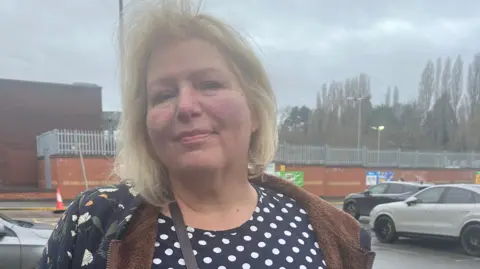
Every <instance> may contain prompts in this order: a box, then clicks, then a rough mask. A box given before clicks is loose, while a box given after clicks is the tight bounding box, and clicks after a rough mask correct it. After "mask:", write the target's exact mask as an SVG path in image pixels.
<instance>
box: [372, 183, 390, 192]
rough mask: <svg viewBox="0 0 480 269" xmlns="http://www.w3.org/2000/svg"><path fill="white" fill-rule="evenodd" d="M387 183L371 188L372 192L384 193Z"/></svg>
mask: <svg viewBox="0 0 480 269" xmlns="http://www.w3.org/2000/svg"><path fill="white" fill-rule="evenodd" d="M387 186H388V185H387V184H378V185H375V186H373V187H371V188H370V189H369V191H370V193H371V194H382V193H385V189H386V188H387Z"/></svg>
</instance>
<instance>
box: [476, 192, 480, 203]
mask: <svg viewBox="0 0 480 269" xmlns="http://www.w3.org/2000/svg"><path fill="white" fill-rule="evenodd" d="M475 203H477V204H480V194H478V193H475Z"/></svg>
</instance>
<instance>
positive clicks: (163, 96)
mask: <svg viewBox="0 0 480 269" xmlns="http://www.w3.org/2000/svg"><path fill="white" fill-rule="evenodd" d="M176 96H177V94H175V93H174V92H163V93H158V94H157V95H155V96H154V97H153V98H152V104H153V105H155V104H161V103H163V102H166V101H168V100H170V99H172V98H175V97H176Z"/></svg>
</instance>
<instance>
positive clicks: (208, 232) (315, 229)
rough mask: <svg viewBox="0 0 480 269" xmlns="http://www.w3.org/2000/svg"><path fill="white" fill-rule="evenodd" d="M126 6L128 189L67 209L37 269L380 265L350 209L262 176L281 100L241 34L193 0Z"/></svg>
mask: <svg viewBox="0 0 480 269" xmlns="http://www.w3.org/2000/svg"><path fill="white" fill-rule="evenodd" d="M136 2H137V5H138V6H137V7H138V8H132V9H129V10H127V11H126V14H125V39H124V42H123V43H124V45H125V47H124V49H123V52H124V54H123V57H122V59H123V62H122V72H123V74H122V77H123V78H122V89H123V115H122V122H121V124H120V132H121V134H122V146H121V150H120V152H119V156H118V157H117V158H116V172H117V174H118V176H119V177H120V178H122V179H124V182H125V183H124V184H119V185H116V186H107V187H103V188H97V189H94V190H89V191H86V192H85V193H82V194H80V195H79V197H78V198H77V199H76V200H75V201H74V202H73V203H72V205H70V206H69V208H68V210H67V211H66V213H65V214H64V216H63V217H62V218H61V220H60V221H59V224H58V225H57V227H56V229H55V231H54V233H53V234H52V237H51V239H50V240H49V242H48V245H47V247H46V248H45V251H44V255H43V258H42V260H41V261H40V265H39V268H58V269H60V268H62V269H64V268H102V269H103V268H123V269H129V268H189V269H192V268H201V269H202V268H219V269H221V268H243V269H248V268H252V269H253V268H305V269H307V268H308V269H310V268H315V269H317V268H329V269H348V268H351V269H353V268H355V269H366V268H371V267H372V263H373V257H374V254H373V253H372V252H370V250H369V248H370V237H369V235H368V233H366V232H364V231H363V230H361V229H360V227H359V225H358V223H357V222H356V221H355V220H354V219H353V218H351V217H350V216H348V215H346V214H344V213H343V212H341V211H340V210H337V209H335V208H334V207H332V206H330V205H329V204H328V203H326V202H325V201H323V200H321V199H320V198H317V197H315V196H313V195H312V194H309V193H307V192H305V191H304V190H302V189H300V188H298V187H296V186H295V185H293V184H292V183H289V182H286V181H283V180H281V179H277V178H275V177H273V176H269V175H266V174H263V171H264V169H265V167H266V166H267V164H268V163H270V162H271V161H272V159H273V157H274V154H275V150H276V142H277V141H276V123H275V119H276V108H275V97H274V94H273V90H272V88H271V86H270V82H269V81H268V79H267V76H266V74H265V71H264V69H263V67H262V65H261V63H260V61H259V60H258V59H257V57H256V56H255V55H254V53H253V51H252V49H251V48H250V47H249V46H248V44H247V42H246V41H244V40H243V39H242V38H241V36H240V35H239V34H238V33H237V32H235V31H234V30H233V29H231V28H230V27H229V26H227V25H225V24H223V23H222V22H221V21H219V20H218V19H216V18H214V17H212V16H209V15H205V14H201V13H199V12H197V11H195V10H193V9H192V8H189V7H190V6H189V5H188V3H187V2H186V1H169V2H167V1H157V2H152V1H149V2H146V1H136Z"/></svg>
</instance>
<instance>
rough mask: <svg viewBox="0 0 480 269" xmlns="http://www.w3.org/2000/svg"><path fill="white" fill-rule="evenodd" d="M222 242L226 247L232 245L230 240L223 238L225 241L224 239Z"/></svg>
mask: <svg viewBox="0 0 480 269" xmlns="http://www.w3.org/2000/svg"><path fill="white" fill-rule="evenodd" d="M222 242H223V243H224V244H225V245H227V244H229V243H230V240H228V239H227V238H223V239H222Z"/></svg>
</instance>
